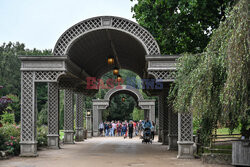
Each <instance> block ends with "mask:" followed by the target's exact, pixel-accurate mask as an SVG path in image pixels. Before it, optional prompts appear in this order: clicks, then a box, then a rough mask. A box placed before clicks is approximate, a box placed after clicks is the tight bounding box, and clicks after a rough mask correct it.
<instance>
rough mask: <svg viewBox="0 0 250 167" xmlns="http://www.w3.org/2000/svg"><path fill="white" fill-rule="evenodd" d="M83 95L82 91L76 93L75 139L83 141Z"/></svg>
mask: <svg viewBox="0 0 250 167" xmlns="http://www.w3.org/2000/svg"><path fill="white" fill-rule="evenodd" d="M83 100H84V96H83V94H82V93H77V94H76V134H75V136H76V141H83V140H84V134H83V108H84V105H83V104H84V101H83Z"/></svg>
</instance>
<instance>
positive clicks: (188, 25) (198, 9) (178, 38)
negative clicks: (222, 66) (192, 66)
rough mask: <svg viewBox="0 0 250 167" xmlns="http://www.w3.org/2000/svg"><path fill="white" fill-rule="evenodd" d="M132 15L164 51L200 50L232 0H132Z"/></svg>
mask: <svg viewBox="0 0 250 167" xmlns="http://www.w3.org/2000/svg"><path fill="white" fill-rule="evenodd" d="M131 1H136V2H137V3H136V4H135V5H134V6H133V7H132V12H134V15H133V17H134V18H135V19H136V21H137V22H138V23H139V24H140V25H142V26H143V27H145V28H146V29H147V30H149V32H151V34H152V35H153V36H154V37H155V39H156V40H157V42H158V44H159V46H160V49H161V52H162V53H163V54H179V53H183V52H190V53H197V52H201V51H202V50H203V49H204V48H205V47H206V46H207V44H208V42H209V38H210V35H211V31H212V30H213V29H216V28H218V26H219V23H220V22H221V20H223V19H224V16H225V11H226V6H228V5H232V4H233V2H234V1H232V0H212V1H211V0H131Z"/></svg>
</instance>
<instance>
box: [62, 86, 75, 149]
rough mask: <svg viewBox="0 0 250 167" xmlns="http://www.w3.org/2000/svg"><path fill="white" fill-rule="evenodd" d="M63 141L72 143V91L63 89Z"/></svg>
mask: <svg viewBox="0 0 250 167" xmlns="http://www.w3.org/2000/svg"><path fill="white" fill-rule="evenodd" d="M64 143H65V144H74V93H73V90H72V89H65V90H64Z"/></svg>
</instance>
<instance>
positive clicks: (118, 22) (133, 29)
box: [53, 17, 160, 56]
mask: <svg viewBox="0 0 250 167" xmlns="http://www.w3.org/2000/svg"><path fill="white" fill-rule="evenodd" d="M109 18H110V20H111V24H110V25H109V26H110V27H112V28H115V29H117V30H123V31H126V32H129V33H131V34H133V35H135V36H136V37H138V38H139V39H141V40H142V41H143V42H144V44H145V45H146V48H147V50H148V52H149V54H151V55H155V54H160V49H159V47H158V45H157V43H156V41H155V40H154V38H153V37H152V35H151V34H150V33H149V32H148V31H146V30H145V29H144V28H142V27H140V26H139V25H137V24H136V23H133V22H131V21H129V20H125V19H122V18H116V17H109ZM102 19H103V17H97V18H92V19H88V20H85V21H82V22H80V23H78V24H76V25H74V26H73V27H71V28H70V29H69V30H67V31H66V32H65V33H64V34H63V35H62V36H61V37H60V39H59V40H58V42H57V44H56V46H55V48H54V51H53V54H54V55H55V56H62V55H65V54H66V49H67V48H68V46H69V45H70V43H71V42H72V41H73V40H74V39H75V38H77V37H78V36H81V35H82V34H83V33H85V32H87V31H90V30H93V29H98V28H101V27H104V26H105V25H102Z"/></svg>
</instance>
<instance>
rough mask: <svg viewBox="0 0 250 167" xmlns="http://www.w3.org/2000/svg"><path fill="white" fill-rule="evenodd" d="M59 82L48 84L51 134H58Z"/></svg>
mask: <svg viewBox="0 0 250 167" xmlns="http://www.w3.org/2000/svg"><path fill="white" fill-rule="evenodd" d="M58 91H59V90H58V84H57V83H49V85H48V96H49V99H48V102H49V105H48V120H49V122H48V126H49V127H48V129H49V132H48V133H49V134H58V130H59V129H58V119H59V118H58V116H59V115H58V114H59V113H58V109H59V106H58V104H59V99H58V98H59V92H58Z"/></svg>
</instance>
